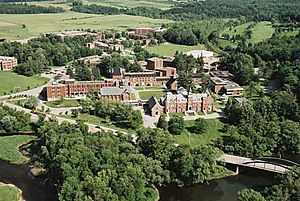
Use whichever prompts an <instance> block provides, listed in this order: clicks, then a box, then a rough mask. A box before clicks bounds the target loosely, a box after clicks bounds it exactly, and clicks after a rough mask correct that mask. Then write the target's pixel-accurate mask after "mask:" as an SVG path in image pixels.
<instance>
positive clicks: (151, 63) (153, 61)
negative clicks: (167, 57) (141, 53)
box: [147, 57, 164, 70]
mask: <svg viewBox="0 0 300 201" xmlns="http://www.w3.org/2000/svg"><path fill="white" fill-rule="evenodd" d="M163 67H164V60H163V59H161V58H158V57H153V58H150V59H147V69H148V70H155V69H156V68H163Z"/></svg>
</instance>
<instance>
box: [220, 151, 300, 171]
mask: <svg viewBox="0 0 300 201" xmlns="http://www.w3.org/2000/svg"><path fill="white" fill-rule="evenodd" d="M218 161H220V162H224V163H228V164H233V165H237V169H236V174H238V172H239V166H244V167H250V168H256V169H261V170H265V171H269V172H274V173H279V174H284V173H285V172H287V171H288V170H291V169H292V168H293V167H295V166H300V165H299V164H297V163H295V162H293V161H289V160H285V159H280V158H274V157H262V158H256V159H252V158H246V157H241V156H234V155H229V154H223V155H222V156H221V157H220V158H219V159H218Z"/></svg>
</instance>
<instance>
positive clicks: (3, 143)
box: [0, 135, 36, 164]
mask: <svg viewBox="0 0 300 201" xmlns="http://www.w3.org/2000/svg"><path fill="white" fill-rule="evenodd" d="M34 139H36V137H35V136H32V135H14V136H5V137H0V160H3V161H6V162H9V163H13V164H22V163H24V162H26V160H27V158H26V157H25V156H23V155H22V154H21V153H20V152H19V146H20V145H22V144H26V143H28V142H30V141H31V140H34Z"/></svg>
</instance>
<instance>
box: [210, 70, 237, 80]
mask: <svg viewBox="0 0 300 201" xmlns="http://www.w3.org/2000/svg"><path fill="white" fill-rule="evenodd" d="M209 73H210V75H211V76H214V77H218V78H222V79H232V78H233V77H234V76H233V74H231V73H229V71H210V72H209Z"/></svg>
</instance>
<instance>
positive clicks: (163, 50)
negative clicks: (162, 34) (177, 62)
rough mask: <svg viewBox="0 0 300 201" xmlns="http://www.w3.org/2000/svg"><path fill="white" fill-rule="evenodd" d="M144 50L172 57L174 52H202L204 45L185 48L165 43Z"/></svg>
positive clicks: (185, 46) (184, 46)
mask: <svg viewBox="0 0 300 201" xmlns="http://www.w3.org/2000/svg"><path fill="white" fill-rule="evenodd" d="M146 49H147V50H148V51H149V52H151V53H156V54H158V55H160V56H174V54H175V52H176V51H178V52H188V51H191V50H204V49H205V47H204V45H195V46H187V45H177V44H172V43H166V44H163V45H157V46H152V47H146Z"/></svg>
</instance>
